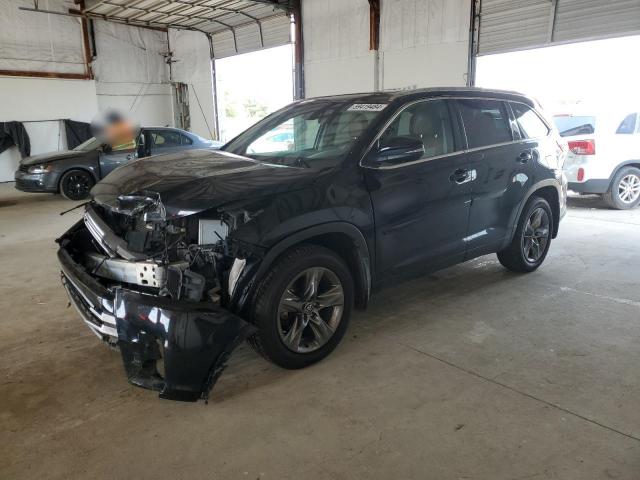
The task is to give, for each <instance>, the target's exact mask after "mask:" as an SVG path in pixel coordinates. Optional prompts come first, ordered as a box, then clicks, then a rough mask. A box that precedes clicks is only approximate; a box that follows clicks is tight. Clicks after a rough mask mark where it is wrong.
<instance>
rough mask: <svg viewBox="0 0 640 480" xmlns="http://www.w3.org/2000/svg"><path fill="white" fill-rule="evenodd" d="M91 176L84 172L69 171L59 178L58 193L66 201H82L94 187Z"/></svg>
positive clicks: (78, 170)
mask: <svg viewBox="0 0 640 480" xmlns="http://www.w3.org/2000/svg"><path fill="white" fill-rule="evenodd" d="M95 183H96V182H95V180H94V179H93V176H92V175H91V174H90V173H89V172H87V171H86V170H80V169H75V170H69V171H68V172H65V173H64V174H63V175H62V177H61V178H60V193H61V194H62V196H63V197H64V198H66V199H67V200H75V201H77V200H84V199H85V198H88V197H89V192H90V191H91V188H92V187H93V186H94V185H95Z"/></svg>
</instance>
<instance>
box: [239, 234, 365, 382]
mask: <svg viewBox="0 0 640 480" xmlns="http://www.w3.org/2000/svg"><path fill="white" fill-rule="evenodd" d="M353 289H354V286H353V277H352V275H351V272H350V271H349V268H348V267H347V265H346V264H345V262H344V261H343V260H342V258H340V257H339V256H338V255H336V254H335V253H334V252H333V251H331V250H329V249H327V248H324V247H321V246H318V245H301V246H298V247H294V248H293V249H292V250H290V251H289V252H286V253H285V254H283V255H282V256H281V257H280V258H279V259H278V260H277V261H276V262H275V264H274V266H273V268H272V269H271V271H270V272H269V273H268V274H267V275H266V277H265V278H264V279H263V280H262V282H261V283H260V286H259V287H258V290H257V293H256V297H255V300H254V304H253V305H254V309H253V318H254V322H255V324H256V326H257V327H258V333H256V334H255V335H254V336H253V337H252V338H250V339H249V343H250V344H251V345H252V346H253V348H254V349H255V350H256V351H257V352H258V353H260V354H261V355H263V356H264V357H266V358H267V359H268V360H271V361H272V362H273V363H275V364H276V365H279V366H281V367H284V368H288V369H297V368H303V367H306V366H308V365H311V364H313V363H315V362H318V361H320V360H322V359H323V358H324V357H326V356H327V355H329V354H330V353H331V352H332V351H333V349H334V348H335V347H336V346H337V345H338V343H339V342H340V340H341V339H342V337H343V335H344V332H345V331H346V329H347V325H348V324H349V318H350V316H351V310H352V306H353V296H354V292H353Z"/></svg>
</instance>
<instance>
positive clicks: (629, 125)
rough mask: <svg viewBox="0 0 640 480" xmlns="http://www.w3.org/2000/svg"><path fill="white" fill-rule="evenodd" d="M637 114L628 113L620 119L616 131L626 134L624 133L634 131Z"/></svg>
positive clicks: (627, 133)
mask: <svg viewBox="0 0 640 480" xmlns="http://www.w3.org/2000/svg"><path fill="white" fill-rule="evenodd" d="M637 116H638V114H637V113H630V114H629V115H627V116H626V117H624V120H622V122H620V125H619V126H618V129H617V130H616V133H618V134H626V135H631V134H633V133H635V131H636V117H637Z"/></svg>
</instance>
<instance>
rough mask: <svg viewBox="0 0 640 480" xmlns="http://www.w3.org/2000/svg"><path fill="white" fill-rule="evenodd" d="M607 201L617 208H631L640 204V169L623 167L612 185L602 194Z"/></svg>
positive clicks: (610, 205)
mask: <svg viewBox="0 0 640 480" xmlns="http://www.w3.org/2000/svg"><path fill="white" fill-rule="evenodd" d="M602 198H603V199H604V201H605V203H606V204H607V205H609V207H611V208H614V209H616V210H629V209H630V208H635V207H637V206H638V204H640V169H638V168H636V167H623V168H621V169H620V171H619V172H618V173H616V175H615V177H613V181H612V182H611V187H610V188H609V190H608V191H607V193H605V194H604V195H602Z"/></svg>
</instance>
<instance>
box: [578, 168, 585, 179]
mask: <svg viewBox="0 0 640 480" xmlns="http://www.w3.org/2000/svg"><path fill="white" fill-rule="evenodd" d="M583 180H584V168H579V169H578V181H579V182H581V181H583Z"/></svg>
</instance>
